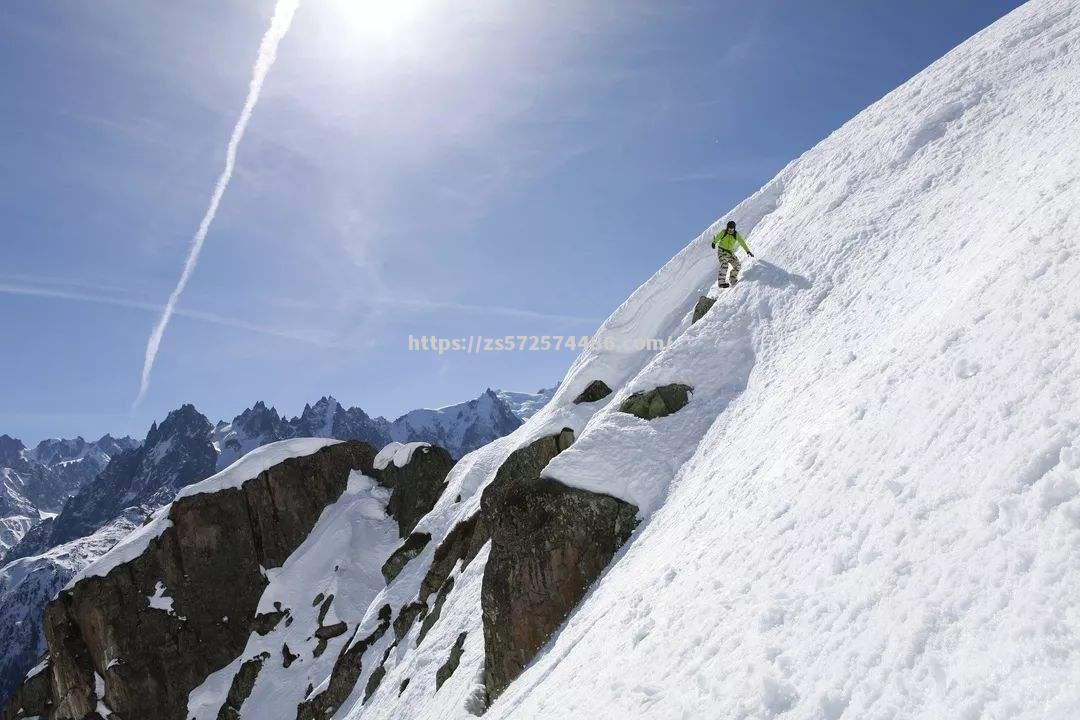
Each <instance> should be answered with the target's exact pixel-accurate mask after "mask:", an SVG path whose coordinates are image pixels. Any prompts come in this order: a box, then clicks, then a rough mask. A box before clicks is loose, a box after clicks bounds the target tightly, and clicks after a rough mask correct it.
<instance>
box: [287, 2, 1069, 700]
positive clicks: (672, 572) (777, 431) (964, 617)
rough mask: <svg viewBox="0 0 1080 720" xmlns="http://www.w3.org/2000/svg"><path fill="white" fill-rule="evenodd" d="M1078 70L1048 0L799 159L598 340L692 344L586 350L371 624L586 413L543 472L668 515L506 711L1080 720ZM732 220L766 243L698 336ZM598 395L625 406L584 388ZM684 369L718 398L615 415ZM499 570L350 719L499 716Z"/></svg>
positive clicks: (382, 599)
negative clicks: (492, 671) (695, 318)
mask: <svg viewBox="0 0 1080 720" xmlns="http://www.w3.org/2000/svg"><path fill="white" fill-rule="evenodd" d="M1078 77H1080V8H1078V7H1077V6H1076V4H1075V3H1074V2H1068V1H1066V0H1037V1H1035V2H1030V3H1028V4H1026V5H1025V6H1023V7H1022V8H1020V9H1019V10H1017V11H1016V12H1014V13H1012V14H1011V15H1009V16H1008V17H1006V18H1005V19H1003V20H1002V21H1000V22H999V23H997V24H995V25H994V26H992V27H991V28H988V29H987V30H986V31H984V32H982V33H980V34H979V35H977V36H975V37H974V38H972V39H971V40H970V41H968V42H967V43H965V44H964V45H962V46H960V47H959V48H957V49H956V50H954V51H953V52H951V53H949V54H948V55H947V56H946V57H945V58H943V59H942V60H941V61H939V62H937V63H935V64H934V65H933V66H931V67H930V68H928V69H927V70H926V71H924V72H923V73H921V74H920V75H919V76H917V77H915V78H914V79H912V80H911V81H910V82H909V83H907V84H905V85H904V86H903V87H901V88H900V89H898V90H896V91H895V92H893V93H891V94H890V95H888V96H887V97H885V98H884V99H883V100H881V101H880V102H879V103H877V104H875V105H874V106H872V107H870V108H869V109H867V110H866V111H865V112H863V113H861V114H860V115H859V116H858V117H856V118H855V119H854V120H852V121H851V122H850V123H848V124H847V125H845V126H844V127H843V128H841V129H840V130H838V131H837V132H836V133H834V134H833V135H832V136H830V137H829V138H827V139H826V140H825V141H824V142H822V143H821V144H820V145H819V146H817V147H816V148H814V149H813V150H811V151H810V152H808V153H807V154H806V155H804V156H803V157H801V158H800V159H798V160H797V161H795V162H793V163H792V164H791V165H790V166H789V167H788V168H786V169H785V170H784V171H783V172H782V173H781V174H780V175H779V176H778V177H777V178H775V179H774V180H773V181H772V182H770V183H769V184H768V185H766V186H765V187H764V188H762V190H761V191H759V192H758V193H756V194H755V195H754V196H752V197H751V198H749V199H748V200H746V201H745V202H743V203H742V204H740V205H739V206H738V207H737V208H735V209H734V210H733V211H732V212H731V213H730V214H729V215H726V216H725V217H724V218H722V219H720V220H718V221H717V223H716V224H715V225H714V226H713V227H711V228H709V229H708V230H707V231H706V232H705V233H703V234H702V236H700V237H698V238H696V239H695V240H694V241H693V242H692V243H691V244H690V245H689V246H687V247H686V248H685V249H684V250H683V251H682V252H680V253H679V254H678V255H677V256H676V257H674V258H673V259H672V260H671V261H670V262H669V263H668V264H667V265H665V266H664V267H663V268H662V269H661V270H660V271H659V272H658V273H657V274H656V275H655V276H654V277H653V278H652V279H651V280H649V281H648V282H647V283H645V284H644V285H643V286H642V287H641V288H639V289H638V290H637V291H636V292H635V293H634V294H633V295H632V296H631V297H630V298H629V299H628V300H627V301H626V302H625V303H624V304H623V305H622V306H621V307H620V308H619V309H618V310H617V311H616V312H615V313H614V314H613V315H612V317H611V318H610V319H609V320H608V321H607V322H605V323H604V325H603V326H602V328H601V329H600V331H599V333H598V335H599V337H600V339H601V341H602V342H601V343H600V346H603V345H604V342H603V341H605V340H606V341H608V342H609V343H610V344H611V345H612V346H615V347H626V346H627V344H628V343H631V342H632V341H634V340H637V339H642V338H656V337H665V338H666V337H673V338H676V340H675V342H674V343H672V344H671V345H670V346H668V347H667V348H665V349H664V350H663V351H661V352H659V353H653V352H648V351H641V352H632V351H628V352H605V351H595V352H593V351H590V352H586V353H584V354H583V355H582V356H581V357H579V358H578V360H577V361H576V362H575V363H574V365H573V366H572V367H571V369H570V371H569V372H568V374H567V376H566V378H565V379H564V381H563V382H562V384H561V385H560V387H559V389H558V391H557V392H556V394H555V396H554V398H553V399H552V400H551V402H549V403H548V404H547V405H546V406H545V407H544V408H543V409H542V410H540V411H539V412H537V413H536V414H535V415H534V416H533V417H532V418H531V419H530V420H529V421H528V422H527V423H526V424H525V425H524V426H523V427H521V428H520V429H518V430H517V431H516V432H514V433H513V434H511V435H510V436H508V437H506V438H503V439H501V440H498V441H496V442H494V443H492V444H490V445H488V446H487V447H485V448H482V449H481V450H479V451H477V452H474V453H471V454H470V455H467V456H466V457H465V458H464V459H463V460H462V461H461V462H459V463H458V466H457V467H455V469H454V471H453V472H452V473H451V475H450V477H449V478H448V488H447V490H446V492H445V493H444V494H443V497H442V499H441V500H440V502H439V504H438V505H437V506H436V508H435V509H434V510H433V511H432V512H431V513H430V514H429V515H428V516H427V517H426V518H425V519H424V520H422V521H421V522H420V524H419V525H418V526H417V529H416V530H417V532H423V533H430V534H431V535H432V542H431V543H429V545H428V546H427V547H426V548H425V549H424V551H423V552H422V553H421V555H420V556H419V557H417V559H415V560H414V561H413V562H412V563H410V564H409V565H408V566H407V567H406V568H405V570H404V572H402V574H401V575H400V576H399V577H398V578H397V579H395V581H394V582H393V583H391V584H390V586H389V587H388V588H386V590H385V591H384V592H383V593H381V594H380V595H379V596H378V597H377V598H375V599H374V600H373V601H372V603H371V605H370V606H369V611H368V617H371V616H373V615H374V613H375V611H376V609H377V608H378V607H379V606H380V605H381V604H382V603H389V604H391V605H392V606H393V607H395V608H397V607H400V606H401V605H403V604H404V603H407V602H409V601H410V600H411V599H412V598H414V597H415V595H416V591H417V587H418V585H419V578H420V577H421V576H422V574H423V572H424V569H425V568H426V567H427V566H428V565H429V564H430V562H431V559H432V554H433V552H434V548H436V547H437V546H438V544H439V541H440V540H441V539H442V538H445V537H446V535H447V533H448V532H449V529H450V528H452V527H453V526H454V525H455V524H456V523H458V522H460V521H461V520H464V519H465V518H468V517H470V516H471V515H472V514H474V513H475V512H476V508H477V505H478V501H479V496H480V492H481V491H482V490H483V488H484V487H485V486H486V484H487V483H488V482H490V481H491V479H492V477H493V476H494V474H495V472H496V470H497V469H498V467H499V465H500V464H501V463H502V462H503V460H504V459H505V458H506V457H507V455H508V454H509V453H510V452H511V451H512V450H514V449H515V448H518V447H522V446H524V445H526V444H527V443H528V442H530V441H531V440H533V439H535V438H537V437H540V436H542V435H546V434H551V433H552V432H556V431H558V429H560V428H561V427H564V426H566V427H571V428H573V429H574V430H576V431H577V432H578V441H577V442H576V443H575V444H574V445H573V446H572V447H571V448H570V449H569V450H567V451H565V452H564V453H562V454H561V455H559V456H558V457H557V458H556V459H555V460H554V461H552V463H551V464H550V465H549V466H548V468H547V470H546V471H545V474H546V475H549V476H551V477H554V478H557V479H559V480H561V481H562V482H564V483H567V484H570V485H573V486H576V487H581V488H583V489H587V490H592V491H596V492H603V493H608V494H611V495H614V496H616V497H619V498H622V499H625V500H627V501H630V502H633V503H634V504H635V505H636V506H637V507H638V510H639V516H640V517H641V519H642V525H641V526H640V527H639V529H638V531H637V533H636V534H635V535H634V537H633V538H632V539H631V541H630V543H629V544H628V545H627V546H626V547H625V548H624V550H623V551H622V553H621V554H620V555H618V556H617V557H616V560H615V561H614V562H613V564H612V566H611V567H610V568H609V569H608V571H607V573H606V574H605V575H604V576H603V577H602V578H601V580H600V581H598V583H597V584H596V586H595V587H594V588H593V590H592V591H591V593H590V594H589V595H588V596H587V597H586V599H585V601H584V602H583V603H582V604H581V606H579V608H578V609H577V610H576V611H575V612H574V613H572V614H571V615H570V617H569V618H568V620H567V623H566V625H565V626H564V627H563V628H562V629H561V630H560V631H559V632H558V633H557V634H556V635H555V636H554V637H553V638H552V641H551V642H550V643H549V645H548V646H547V647H546V648H545V650H544V651H542V653H541V654H540V656H538V657H537V658H536V660H535V661H534V663H533V665H532V666H531V667H530V668H529V669H528V670H527V671H526V672H525V673H524V674H523V675H522V676H521V677H520V678H518V680H517V681H516V682H515V683H514V684H513V685H511V686H510V688H509V689H508V690H507V691H506V693H505V694H504V695H502V696H501V697H500V698H499V699H498V700H497V701H496V702H495V703H494V705H493V706H492V707H491V708H490V709H489V710H488V711H487V715H486V717H492V718H513V719H514V720H518V719H520V718H542V717H597V718H623V717H642V718H643V717H649V718H683V717H718V716H719V717H735V718H771V717H784V718H808V719H809V718H841V717H844V718H849V717H850V718H884V717H897V718H899V717H904V718H907V717H932V718H954V717H973V718H974V717H1010V718H1032V719H1034V718H1047V717H1053V718H1066V717H1076V716H1080V693H1078V692H1077V690H1076V684H1075V678H1076V677H1080V638H1078V636H1077V633H1078V632H1080V629H1078V628H1080V623H1078V621H1077V618H1078V617H1080V564H1078V561H1077V560H1076V557H1077V553H1076V548H1077V547H1078V546H1080V459H1078V458H1080V450H1078V448H1080V422H1078V421H1077V417H1076V406H1077V394H1078V391H1080V361H1078V360H1077V357H1076V354H1075V351H1074V347H1075V345H1076V331H1075V328H1076V321H1077V320H1080V287H1078V286H1077V284H1076V283H1075V281H1074V278H1075V277H1076V276H1077V274H1078V271H1080V255H1078V254H1077V252H1076V237H1078V235H1080V181H1077V178H1078V177H1080V147H1078V145H1077V142H1078V141H1077V137H1078V135H1077V132H1076V122H1075V118H1076V117H1080V82H1078V81H1077V78H1078ZM729 217H731V218H734V219H736V220H737V221H738V223H739V227H740V230H742V231H743V233H744V234H745V235H747V237H748V238H749V242H750V245H751V247H752V248H753V249H754V250H755V251H756V252H757V253H758V255H759V257H760V259H759V260H756V261H753V260H751V261H750V262H749V264H748V267H747V270H746V272H745V274H744V277H743V280H742V282H741V283H740V284H739V285H737V286H736V287H735V288H734V289H731V290H728V291H725V292H724V293H723V294H722V295H719V296H718V298H719V299H718V302H717V303H716V305H715V306H714V307H713V309H712V310H711V311H710V312H709V313H708V314H707V315H706V316H705V318H704V319H702V320H700V321H699V322H698V323H697V324H694V325H691V324H690V320H691V316H690V310H691V309H692V307H693V306H694V303H695V301H696V300H697V298H698V296H699V295H701V294H705V293H710V294H712V295H714V296H716V295H717V293H718V290H717V288H716V287H715V273H716V267H717V263H716V257H715V254H714V253H713V251H711V250H710V249H709V247H708V239H709V237H710V236H711V234H712V233H713V232H715V231H716V230H718V229H719V228H721V227H722V223H723V221H725V220H727V219H728V218H729ZM593 380H603V381H604V382H605V383H606V384H607V385H608V386H609V387H611V388H612V389H613V390H614V391H615V392H614V394H613V395H611V396H609V397H608V398H605V399H603V400H601V401H599V402H597V403H584V404H581V405H574V404H573V402H572V401H573V399H574V398H576V397H577V395H578V394H579V393H581V391H582V390H583V389H584V388H585V387H586V386H587V385H588V384H589V383H590V382H592V381H593ZM669 383H685V384H687V385H690V386H692V387H693V393H692V396H691V400H690V402H689V404H688V405H687V406H686V407H684V408H682V409H681V410H679V411H678V412H676V413H674V414H671V415H669V416H667V417H662V418H658V419H655V420H651V421H645V420H640V419H638V418H635V417H632V416H630V415H627V414H625V413H620V412H618V407H619V406H620V404H621V403H622V401H623V400H624V399H626V397H627V396H628V395H629V394H631V393H634V392H638V391H644V390H649V389H652V388H655V387H657V386H660V385H665V384H669ZM484 557H485V555H484V553H481V555H480V556H478V557H477V558H476V559H475V560H473V562H472V563H471V564H469V565H468V567H467V568H465V569H464V570H463V571H460V574H459V575H458V576H457V583H456V584H455V586H454V590H453V591H452V592H451V593H450V594H449V596H448V597H447V599H446V606H445V607H444V608H443V615H442V619H440V620H439V622H437V623H436V624H435V625H434V626H433V628H432V630H431V632H430V633H429V635H428V636H427V637H426V638H425V639H424V641H423V643H422V644H421V645H420V646H419V647H417V646H416V642H415V640H414V638H413V637H412V636H410V637H408V638H406V639H405V640H404V641H403V642H401V643H399V644H398V645H397V646H395V647H393V648H390V647H389V640H387V641H386V643H385V644H384V645H383V646H378V645H377V646H375V647H373V648H371V650H370V651H369V652H368V653H367V654H365V656H364V668H365V669H364V674H363V675H362V676H361V678H360V680H359V682H358V683H357V688H356V689H355V690H354V692H353V695H352V697H350V699H349V701H348V702H347V703H346V704H345V706H343V708H342V709H341V711H339V712H338V714H337V715H335V717H336V718H339V719H340V718H348V719H349V720H359V719H360V718H363V719H364V720H369V719H370V718H397V717H411V718H454V717H468V715H469V713H470V709H472V710H475V709H476V704H475V701H476V697H477V693H476V689H477V678H478V677H479V674H480V673H481V671H482V666H483V647H482V637H483V628H482V623H481V619H480V618H481V613H480V608H479V600H478V598H479V588H480V587H481V585H482V575H483V560H484ZM461 633H465V642H464V644H463V646H462V655H461V658H460V665H459V666H458V668H457V670H456V672H454V674H453V675H452V676H451V677H450V678H449V680H447V681H446V682H445V684H443V685H442V687H441V688H439V689H438V690H436V683H435V677H434V675H435V670H436V669H437V668H439V667H440V666H441V665H442V664H443V663H444V662H445V661H446V658H447V653H448V650H449V648H450V647H451V646H452V645H453V644H454V639H455V638H459V637H461ZM387 650H389V653H388V654H386V653H387ZM384 654H386V658H387V662H386V665H385V670H386V675H385V676H384V677H383V678H382V682H381V684H380V686H379V688H378V689H377V690H376V691H375V693H374V694H373V695H372V696H371V697H370V699H369V700H368V701H367V702H364V701H363V696H364V686H365V682H366V680H367V678H368V677H369V673H370V671H371V668H372V667H376V666H378V665H379V663H380V659H381V658H382V657H383V655H384ZM405 680H408V681H409V682H408V684H407V685H404V686H403V683H404V681H405ZM282 717H284V715H282Z"/></svg>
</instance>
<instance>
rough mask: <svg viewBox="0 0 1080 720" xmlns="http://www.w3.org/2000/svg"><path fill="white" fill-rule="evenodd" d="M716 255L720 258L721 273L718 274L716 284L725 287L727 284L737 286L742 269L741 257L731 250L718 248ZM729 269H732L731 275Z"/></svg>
mask: <svg viewBox="0 0 1080 720" xmlns="http://www.w3.org/2000/svg"><path fill="white" fill-rule="evenodd" d="M716 256H717V258H718V259H719V260H720V274H719V275H717V276H716V284H717V285H719V286H720V287H724V285H725V284H727V285H730V286H731V287H735V283H737V282H739V271H740V270H742V263H741V262H739V258H737V257H735V253H733V252H731V251H729V250H717V251H716ZM728 270H731V275H730V277H729V276H728Z"/></svg>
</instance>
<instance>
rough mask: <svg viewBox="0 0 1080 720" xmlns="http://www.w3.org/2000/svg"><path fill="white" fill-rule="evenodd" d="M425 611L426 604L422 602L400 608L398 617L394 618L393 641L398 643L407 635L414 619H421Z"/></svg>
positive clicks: (426, 608)
mask: <svg viewBox="0 0 1080 720" xmlns="http://www.w3.org/2000/svg"><path fill="white" fill-rule="evenodd" d="M427 610H428V606H427V603H422V602H412V603H409V604H408V605H406V606H405V607H403V608H401V610H399V611H398V616H397V617H396V618H394V639H395V640H396V641H398V642H400V641H401V639H402V638H403V637H405V636H406V635H408V634H409V630H412V626H413V623H415V622H416V619H417V618H420V617H423V616H424V614H425V613H426V612H427Z"/></svg>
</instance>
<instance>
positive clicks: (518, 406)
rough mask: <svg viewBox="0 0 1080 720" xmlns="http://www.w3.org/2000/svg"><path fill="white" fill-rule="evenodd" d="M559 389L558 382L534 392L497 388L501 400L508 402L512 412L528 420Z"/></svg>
mask: <svg viewBox="0 0 1080 720" xmlns="http://www.w3.org/2000/svg"><path fill="white" fill-rule="evenodd" d="M558 389H559V385H558V383H556V384H555V386H554V387H550V388H540V389H539V390H537V391H536V392H534V393H526V392H512V391H510V390H497V391H496V394H497V395H498V396H499V399H500V400H502V401H503V402H504V403H506V405H507V407H509V408H510V411H511V412H512V413H514V414H515V415H517V416H518V417H519V418H521V419H522V420H528V419H529V418H531V417H532V416H533V415H535V414H536V413H537V411H538V410H540V409H541V408H543V407H544V406H545V405H547V404H548V401H549V400H551V398H553V397H554V396H555V391H556V390H558Z"/></svg>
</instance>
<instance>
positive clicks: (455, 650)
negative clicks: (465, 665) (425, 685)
mask: <svg viewBox="0 0 1080 720" xmlns="http://www.w3.org/2000/svg"><path fill="white" fill-rule="evenodd" d="M467 636H468V633H461V634H459V635H458V636H457V640H455V641H454V645H453V647H451V648H450V655H449V657H447V658H446V662H445V663H443V665H442V667H440V668H439V669H438V670H436V671H435V692H438V691H439V688H441V687H442V685H443V683H444V682H446V681H447V680H449V679H450V676H451V675H453V674H454V671H455V670H457V669H458V665H459V664H460V663H461V656H462V655H463V654H464V652H465V638H466V637H467Z"/></svg>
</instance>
